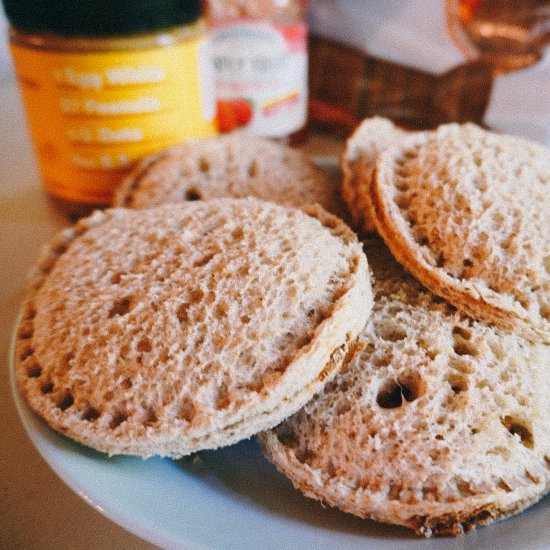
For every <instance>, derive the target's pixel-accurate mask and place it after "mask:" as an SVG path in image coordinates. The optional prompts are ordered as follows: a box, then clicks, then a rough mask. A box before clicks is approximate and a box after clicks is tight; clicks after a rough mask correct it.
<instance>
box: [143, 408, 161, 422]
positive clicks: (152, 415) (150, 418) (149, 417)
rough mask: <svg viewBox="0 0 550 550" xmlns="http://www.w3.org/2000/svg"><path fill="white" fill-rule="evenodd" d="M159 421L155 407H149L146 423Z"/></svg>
mask: <svg viewBox="0 0 550 550" xmlns="http://www.w3.org/2000/svg"><path fill="white" fill-rule="evenodd" d="M157 422H158V416H157V413H156V412H155V410H154V409H149V410H148V411H147V416H146V418H145V423H146V424H149V425H151V424H155V423H157Z"/></svg>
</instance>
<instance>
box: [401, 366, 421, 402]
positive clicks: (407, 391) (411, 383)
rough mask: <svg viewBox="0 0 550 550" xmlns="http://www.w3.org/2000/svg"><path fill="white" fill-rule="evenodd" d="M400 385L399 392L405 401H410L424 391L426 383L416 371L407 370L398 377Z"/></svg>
mask: <svg viewBox="0 0 550 550" xmlns="http://www.w3.org/2000/svg"><path fill="white" fill-rule="evenodd" d="M398 383H399V385H400V386H401V393H402V394H403V397H404V398H405V401H408V402H409V403H411V402H412V401H414V400H416V399H418V398H419V397H422V396H423V395H424V393H426V383H425V382H424V380H422V377H421V376H420V374H419V373H418V372H407V373H405V374H402V375H401V376H400V377H399V381H398Z"/></svg>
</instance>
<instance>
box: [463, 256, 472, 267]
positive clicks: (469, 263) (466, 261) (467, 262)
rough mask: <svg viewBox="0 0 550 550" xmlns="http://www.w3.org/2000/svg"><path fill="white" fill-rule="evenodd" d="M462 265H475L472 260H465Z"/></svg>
mask: <svg viewBox="0 0 550 550" xmlns="http://www.w3.org/2000/svg"><path fill="white" fill-rule="evenodd" d="M462 265H463V266H464V267H472V266H473V265H474V262H472V260H470V258H465V259H464V260H462Z"/></svg>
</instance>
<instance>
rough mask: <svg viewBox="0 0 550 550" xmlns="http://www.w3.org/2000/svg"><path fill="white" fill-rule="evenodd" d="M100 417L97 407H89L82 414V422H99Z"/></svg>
mask: <svg viewBox="0 0 550 550" xmlns="http://www.w3.org/2000/svg"><path fill="white" fill-rule="evenodd" d="M99 417H100V412H99V411H98V410H97V409H96V408H95V407H88V408H87V409H86V410H85V411H84V412H83V413H82V420H86V421H87V422H93V421H94V420H97V419H98V418H99Z"/></svg>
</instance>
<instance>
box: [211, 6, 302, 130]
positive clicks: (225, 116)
mask: <svg viewBox="0 0 550 550" xmlns="http://www.w3.org/2000/svg"><path fill="white" fill-rule="evenodd" d="M307 10H308V1H307V0H284V1H282V0H260V1H253V0H208V1H207V2H206V17H207V22H208V26H209V32H210V47H211V50H212V57H213V68H214V78H215V90H216V98H217V114H218V117H217V118H218V125H219V130H220V131H221V132H229V131H232V130H235V129H238V128H239V129H241V128H242V129H243V130H246V131H248V132H250V133H253V134H255V135H258V136H263V137H271V138H283V137H287V136H289V135H290V134H293V133H295V132H297V131H298V130H300V129H301V128H303V127H304V125H305V123H306V119H307V95H308V86H307V23H306V17H307Z"/></svg>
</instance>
